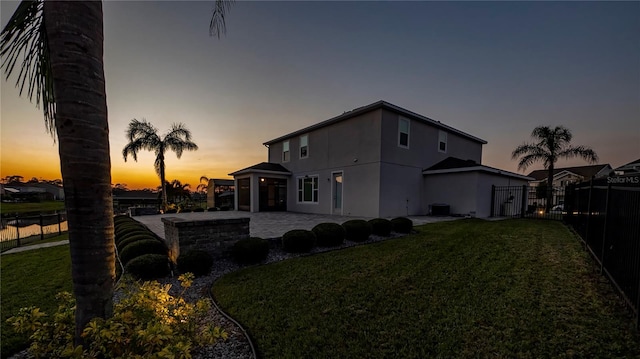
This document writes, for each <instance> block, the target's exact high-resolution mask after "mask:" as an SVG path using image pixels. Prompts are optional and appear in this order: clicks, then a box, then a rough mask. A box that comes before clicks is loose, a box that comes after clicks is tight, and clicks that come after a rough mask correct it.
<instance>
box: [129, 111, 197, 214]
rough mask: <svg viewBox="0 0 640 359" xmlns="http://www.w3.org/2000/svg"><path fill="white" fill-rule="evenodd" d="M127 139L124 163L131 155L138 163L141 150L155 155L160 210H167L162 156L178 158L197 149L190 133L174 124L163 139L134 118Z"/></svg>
mask: <svg viewBox="0 0 640 359" xmlns="http://www.w3.org/2000/svg"><path fill="white" fill-rule="evenodd" d="M127 139H128V140H129V143H127V145H126V146H124V149H123V150H122V156H123V157H124V160H125V162H126V161H127V157H128V156H129V155H131V157H133V160H134V161H138V152H140V151H141V150H147V151H153V152H155V154H156V160H155V162H154V164H153V166H154V168H155V170H156V173H157V174H158V176H160V185H161V186H162V208H163V209H166V208H167V184H166V181H165V173H164V171H165V165H164V154H165V153H166V152H167V150H171V151H173V152H175V153H176V156H177V157H178V158H180V157H182V152H184V151H185V150H186V151H195V150H197V149H198V145H196V144H195V143H194V142H193V141H191V131H189V130H188V129H187V128H186V127H185V125H184V124H182V123H174V124H173V125H171V129H170V130H169V132H167V133H166V134H165V135H164V136H163V137H160V136H159V135H158V129H156V128H155V127H153V126H152V125H151V124H150V123H149V122H147V121H146V120H144V119H143V120H142V121H138V120H136V119H135V118H134V119H133V120H131V122H130V123H129V128H128V129H127Z"/></svg>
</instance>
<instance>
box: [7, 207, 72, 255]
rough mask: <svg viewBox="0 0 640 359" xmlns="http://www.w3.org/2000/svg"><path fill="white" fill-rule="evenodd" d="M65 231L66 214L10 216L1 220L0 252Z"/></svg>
mask: <svg viewBox="0 0 640 359" xmlns="http://www.w3.org/2000/svg"><path fill="white" fill-rule="evenodd" d="M66 231H67V214H66V212H56V213H52V214H40V215H36V216H20V215H15V216H10V217H3V218H2V228H1V229H0V249H1V250H2V251H5V250H8V249H11V248H15V247H20V246H23V245H27V244H33V243H34V242H37V241H39V240H44V239H45V238H48V237H53V236H58V235H61V234H62V233H64V232H66Z"/></svg>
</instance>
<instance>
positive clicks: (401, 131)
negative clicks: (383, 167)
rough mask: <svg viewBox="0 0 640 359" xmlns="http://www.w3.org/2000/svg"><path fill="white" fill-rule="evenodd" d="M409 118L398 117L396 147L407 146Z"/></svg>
mask: <svg viewBox="0 0 640 359" xmlns="http://www.w3.org/2000/svg"><path fill="white" fill-rule="evenodd" d="M409 129H410V126H409V120H408V119H406V118H402V117H400V119H399V120H398V147H402V148H409Z"/></svg>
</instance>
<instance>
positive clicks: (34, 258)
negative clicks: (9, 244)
mask: <svg viewBox="0 0 640 359" xmlns="http://www.w3.org/2000/svg"><path fill="white" fill-rule="evenodd" d="M58 239H68V236H67V235H63V236H60V237H58ZM0 262H1V263H0V266H1V272H0V278H1V282H0V284H1V285H0V297H1V298H2V305H1V306H0V318H1V320H2V323H1V324H0V332H1V337H2V342H1V344H2V347H1V353H2V357H3V358H6V357H8V356H9V355H11V354H13V353H15V352H16V351H19V350H20V349H22V348H25V347H26V346H27V345H28V344H27V341H26V338H24V337H22V336H18V335H16V334H14V333H13V332H12V330H11V328H10V326H9V325H8V324H7V323H6V320H7V318H9V317H10V316H12V315H13V314H15V313H16V312H17V311H18V309H20V308H22V307H27V306H31V305H34V306H37V307H40V308H41V309H42V310H43V311H45V312H46V313H53V312H54V311H55V309H56V308H57V304H56V302H55V300H54V296H55V295H56V294H57V293H58V292H61V291H69V292H70V291H71V290H72V287H71V260H70V257H69V246H68V245H64V246H58V247H52V248H43V249H38V250H33V251H27V252H22V253H16V254H5V255H3V256H2V257H0Z"/></svg>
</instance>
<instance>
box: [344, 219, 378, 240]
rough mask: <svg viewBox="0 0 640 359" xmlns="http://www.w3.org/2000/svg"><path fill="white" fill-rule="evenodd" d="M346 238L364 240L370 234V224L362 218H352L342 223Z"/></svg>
mask: <svg viewBox="0 0 640 359" xmlns="http://www.w3.org/2000/svg"><path fill="white" fill-rule="evenodd" d="M342 227H343V228H344V231H345V237H346V239H347V240H350V241H354V242H364V241H366V240H367V239H369V236H370V235H371V225H370V224H369V222H367V221H365V220H364V219H352V220H349V221H346V222H344V223H343V224H342Z"/></svg>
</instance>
